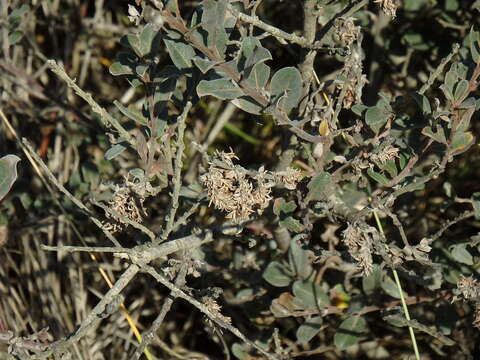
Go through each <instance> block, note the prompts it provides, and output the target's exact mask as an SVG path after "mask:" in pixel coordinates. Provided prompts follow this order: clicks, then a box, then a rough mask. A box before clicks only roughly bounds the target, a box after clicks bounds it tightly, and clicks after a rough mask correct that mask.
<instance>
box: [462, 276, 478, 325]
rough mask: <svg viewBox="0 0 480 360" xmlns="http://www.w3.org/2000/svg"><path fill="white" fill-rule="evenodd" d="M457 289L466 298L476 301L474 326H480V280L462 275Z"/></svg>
mask: <svg viewBox="0 0 480 360" xmlns="http://www.w3.org/2000/svg"><path fill="white" fill-rule="evenodd" d="M457 289H458V291H459V292H460V294H461V295H462V296H463V297H464V298H465V300H472V301H475V312H474V317H473V326H475V327H476V328H480V281H478V280H476V279H474V278H473V277H471V276H468V277H464V276H462V277H461V278H460V280H458V282H457Z"/></svg>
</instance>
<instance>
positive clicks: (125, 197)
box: [103, 181, 146, 233]
mask: <svg viewBox="0 0 480 360" xmlns="http://www.w3.org/2000/svg"><path fill="white" fill-rule="evenodd" d="M134 186H135V184H133V183H131V182H128V181H126V182H125V184H123V185H117V186H116V187H115V192H114V194H113V197H112V199H111V200H110V201H109V202H108V207H109V208H110V209H112V210H113V211H115V212H117V213H118V214H119V215H121V216H124V217H126V218H128V219H130V220H132V221H135V222H137V223H141V222H142V221H143V219H144V217H145V216H146V209H145V207H144V206H143V202H144V201H145V198H144V197H143V196H141V195H139V194H138V193H137V192H136V191H135V189H134ZM106 216H107V218H108V219H109V220H108V221H106V222H104V224H103V226H104V228H105V229H106V230H107V231H110V232H112V233H116V232H119V231H122V230H123V229H124V228H125V227H126V226H127V225H128V224H127V223H126V222H125V221H124V220H123V219H122V218H121V217H117V216H114V215H112V214H110V213H106Z"/></svg>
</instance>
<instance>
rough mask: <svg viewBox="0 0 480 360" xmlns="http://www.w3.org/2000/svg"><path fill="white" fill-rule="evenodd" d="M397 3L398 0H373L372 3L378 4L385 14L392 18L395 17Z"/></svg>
mask: <svg viewBox="0 0 480 360" xmlns="http://www.w3.org/2000/svg"><path fill="white" fill-rule="evenodd" d="M397 1H398V0H375V1H374V2H376V3H377V4H380V7H381V9H382V11H383V12H384V13H385V14H387V15H388V16H390V17H392V18H395V16H396V15H397V9H398V7H399V4H398V3H397Z"/></svg>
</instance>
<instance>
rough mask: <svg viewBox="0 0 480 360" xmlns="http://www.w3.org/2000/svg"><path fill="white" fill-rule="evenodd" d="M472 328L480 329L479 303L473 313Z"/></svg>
mask: <svg viewBox="0 0 480 360" xmlns="http://www.w3.org/2000/svg"><path fill="white" fill-rule="evenodd" d="M472 324H473V326H475V327H476V328H477V329H480V303H476V304H475V313H474V315H473V322H472Z"/></svg>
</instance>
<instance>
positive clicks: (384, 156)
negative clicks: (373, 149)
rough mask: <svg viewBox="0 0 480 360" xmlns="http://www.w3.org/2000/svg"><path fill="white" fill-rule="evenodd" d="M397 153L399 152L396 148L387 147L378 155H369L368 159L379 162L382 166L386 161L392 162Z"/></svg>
mask: <svg viewBox="0 0 480 360" xmlns="http://www.w3.org/2000/svg"><path fill="white" fill-rule="evenodd" d="M398 151H399V149H398V148H396V147H394V146H392V145H387V146H386V147H385V148H384V149H383V150H382V151H380V152H379V153H378V154H372V155H370V159H372V160H373V161H375V162H380V163H382V164H385V163H386V162H387V161H389V160H393V159H394V158H396V157H398Z"/></svg>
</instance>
